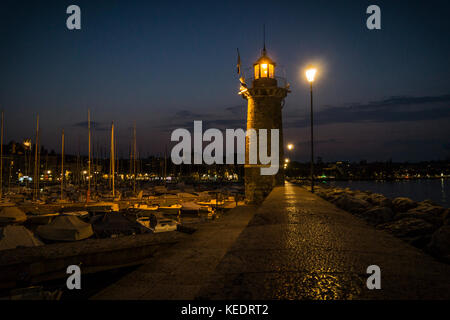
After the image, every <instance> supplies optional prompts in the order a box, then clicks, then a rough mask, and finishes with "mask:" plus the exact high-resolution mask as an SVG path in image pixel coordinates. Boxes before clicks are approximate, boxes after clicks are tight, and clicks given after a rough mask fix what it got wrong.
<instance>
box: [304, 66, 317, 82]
mask: <svg viewBox="0 0 450 320" xmlns="http://www.w3.org/2000/svg"><path fill="white" fill-rule="evenodd" d="M316 73H317V69H315V68H310V69H308V70H306V79H308V82H314V78H315V77H316Z"/></svg>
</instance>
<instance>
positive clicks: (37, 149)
mask: <svg viewBox="0 0 450 320" xmlns="http://www.w3.org/2000/svg"><path fill="white" fill-rule="evenodd" d="M39 133H40V132H39V114H37V116H36V133H35V152H34V172H33V200H34V201H37V200H38V199H39V180H40V179H39V177H40V172H39V164H40V139H39V138H40V137H39ZM0 135H1V137H0V200H1V199H2V198H3V137H4V113H3V111H2V112H1V134H0ZM64 146H65V137H64V129H62V133H61V198H60V199H61V201H63V200H64V178H65V174H64ZM30 147H31V143H30ZM30 150H31V148H30ZM116 152H117V142H116V139H115V136H114V121H113V122H112V123H111V145H110V171H109V177H110V187H111V191H112V196H113V198H114V197H115V180H114V177H115V172H116V158H117V168H118V167H119V157H116ZM25 157H26V154H25ZM29 158H30V160H31V155H30V157H29ZM79 158H80V155H79V152H78V155H77V167H78V164H79ZM97 159H98V158H97ZM130 160H131V163H130V174H133V192H136V173H137V172H136V167H137V166H136V161H137V144H136V123H134V124H133V143H132V148H131V152H130ZM26 166H27V167H28V164H27V165H26ZM27 170H28V169H27ZM91 172H92V170H91V113H90V110H89V109H88V172H87V181H88V187H87V192H86V202H89V200H90V195H91ZM10 176H11V174H10ZM94 177H95V175H94Z"/></svg>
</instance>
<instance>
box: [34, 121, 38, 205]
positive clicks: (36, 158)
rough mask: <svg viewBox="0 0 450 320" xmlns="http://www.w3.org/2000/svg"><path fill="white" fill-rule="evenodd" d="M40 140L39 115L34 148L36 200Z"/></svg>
mask: <svg viewBox="0 0 450 320" xmlns="http://www.w3.org/2000/svg"><path fill="white" fill-rule="evenodd" d="M38 140H39V114H38V115H37V118H36V141H35V142H36V146H35V148H34V175H33V178H34V193H33V195H34V200H37V188H38V184H37V180H38V164H37V162H38V148H39V144H38Z"/></svg>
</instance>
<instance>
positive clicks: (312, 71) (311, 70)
mask: <svg viewBox="0 0 450 320" xmlns="http://www.w3.org/2000/svg"><path fill="white" fill-rule="evenodd" d="M316 73H317V69H315V68H308V70H306V79H307V80H308V82H309V84H310V95H311V192H312V193H314V130H313V82H314V78H315V76H316Z"/></svg>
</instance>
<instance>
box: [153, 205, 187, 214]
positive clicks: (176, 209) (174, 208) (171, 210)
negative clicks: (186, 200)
mask: <svg viewBox="0 0 450 320" xmlns="http://www.w3.org/2000/svg"><path fill="white" fill-rule="evenodd" d="M182 207H183V206H182V205H181V204H171V205H162V206H159V208H158V210H159V211H162V212H164V213H166V214H179V213H180V210H181V208H182Z"/></svg>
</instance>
